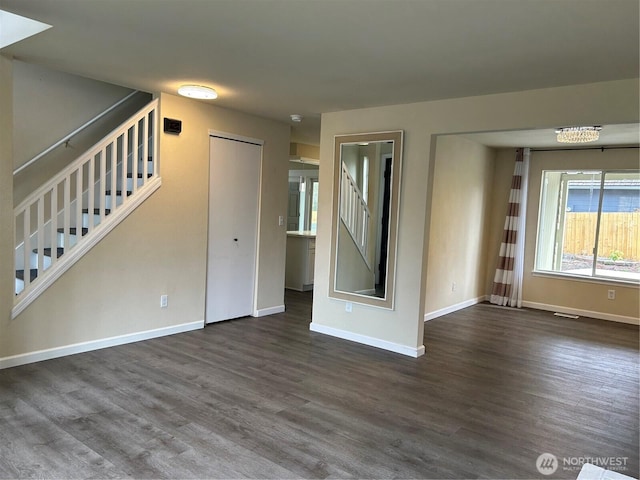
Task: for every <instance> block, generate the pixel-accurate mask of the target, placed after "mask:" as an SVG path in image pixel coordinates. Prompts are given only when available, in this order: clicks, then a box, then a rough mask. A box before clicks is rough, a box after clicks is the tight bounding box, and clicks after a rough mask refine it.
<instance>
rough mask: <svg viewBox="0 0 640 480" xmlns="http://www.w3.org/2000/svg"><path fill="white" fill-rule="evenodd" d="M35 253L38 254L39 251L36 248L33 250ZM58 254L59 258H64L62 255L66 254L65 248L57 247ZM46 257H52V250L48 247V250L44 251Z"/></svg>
mask: <svg viewBox="0 0 640 480" xmlns="http://www.w3.org/2000/svg"><path fill="white" fill-rule="evenodd" d="M33 253H38V249H37V248H34V249H33ZM57 253H58V258H60V257H61V256H62V254H63V253H64V248H62V247H57ZM44 256H45V257H50V256H51V248H49V247H47V248H45V249H44Z"/></svg>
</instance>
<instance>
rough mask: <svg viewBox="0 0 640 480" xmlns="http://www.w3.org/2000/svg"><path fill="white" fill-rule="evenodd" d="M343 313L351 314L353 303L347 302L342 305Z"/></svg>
mask: <svg viewBox="0 0 640 480" xmlns="http://www.w3.org/2000/svg"><path fill="white" fill-rule="evenodd" d="M344 311H345V312H347V313H351V312H352V311H353V303H351V302H347V303H345V304H344Z"/></svg>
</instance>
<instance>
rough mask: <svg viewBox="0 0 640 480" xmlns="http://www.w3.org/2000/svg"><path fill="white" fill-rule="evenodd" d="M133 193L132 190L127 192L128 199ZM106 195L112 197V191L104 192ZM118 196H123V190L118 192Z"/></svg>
mask: <svg viewBox="0 0 640 480" xmlns="http://www.w3.org/2000/svg"><path fill="white" fill-rule="evenodd" d="M132 193H133V192H132V191H131V190H127V197H128V196H129V195H131V194H132ZM104 194H105V195H111V190H107V191H106V192H104ZM116 196H122V190H116Z"/></svg>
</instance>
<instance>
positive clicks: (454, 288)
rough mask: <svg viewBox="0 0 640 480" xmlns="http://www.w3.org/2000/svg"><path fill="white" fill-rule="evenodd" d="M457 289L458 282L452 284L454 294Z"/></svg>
mask: <svg viewBox="0 0 640 480" xmlns="http://www.w3.org/2000/svg"><path fill="white" fill-rule="evenodd" d="M456 287H457V285H456V282H451V291H452V292H455V291H456Z"/></svg>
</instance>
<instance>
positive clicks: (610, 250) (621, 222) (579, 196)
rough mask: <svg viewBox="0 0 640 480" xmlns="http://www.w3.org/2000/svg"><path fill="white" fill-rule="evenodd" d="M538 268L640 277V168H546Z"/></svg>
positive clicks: (619, 277) (635, 279) (629, 278)
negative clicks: (608, 169) (572, 169)
mask: <svg viewBox="0 0 640 480" xmlns="http://www.w3.org/2000/svg"><path fill="white" fill-rule="evenodd" d="M538 218H539V220H538V241H537V249H536V263H535V269H536V271H538V272H557V273H563V274H567V275H576V276H587V277H597V278H600V279H611V280H613V279H615V280H623V281H625V280H626V281H633V282H638V281H640V226H639V224H640V171H639V170H626V171H606V170H595V171H566V170H565V171H549V170H545V171H543V172H542V188H541V194H540V214H539V217H538Z"/></svg>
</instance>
